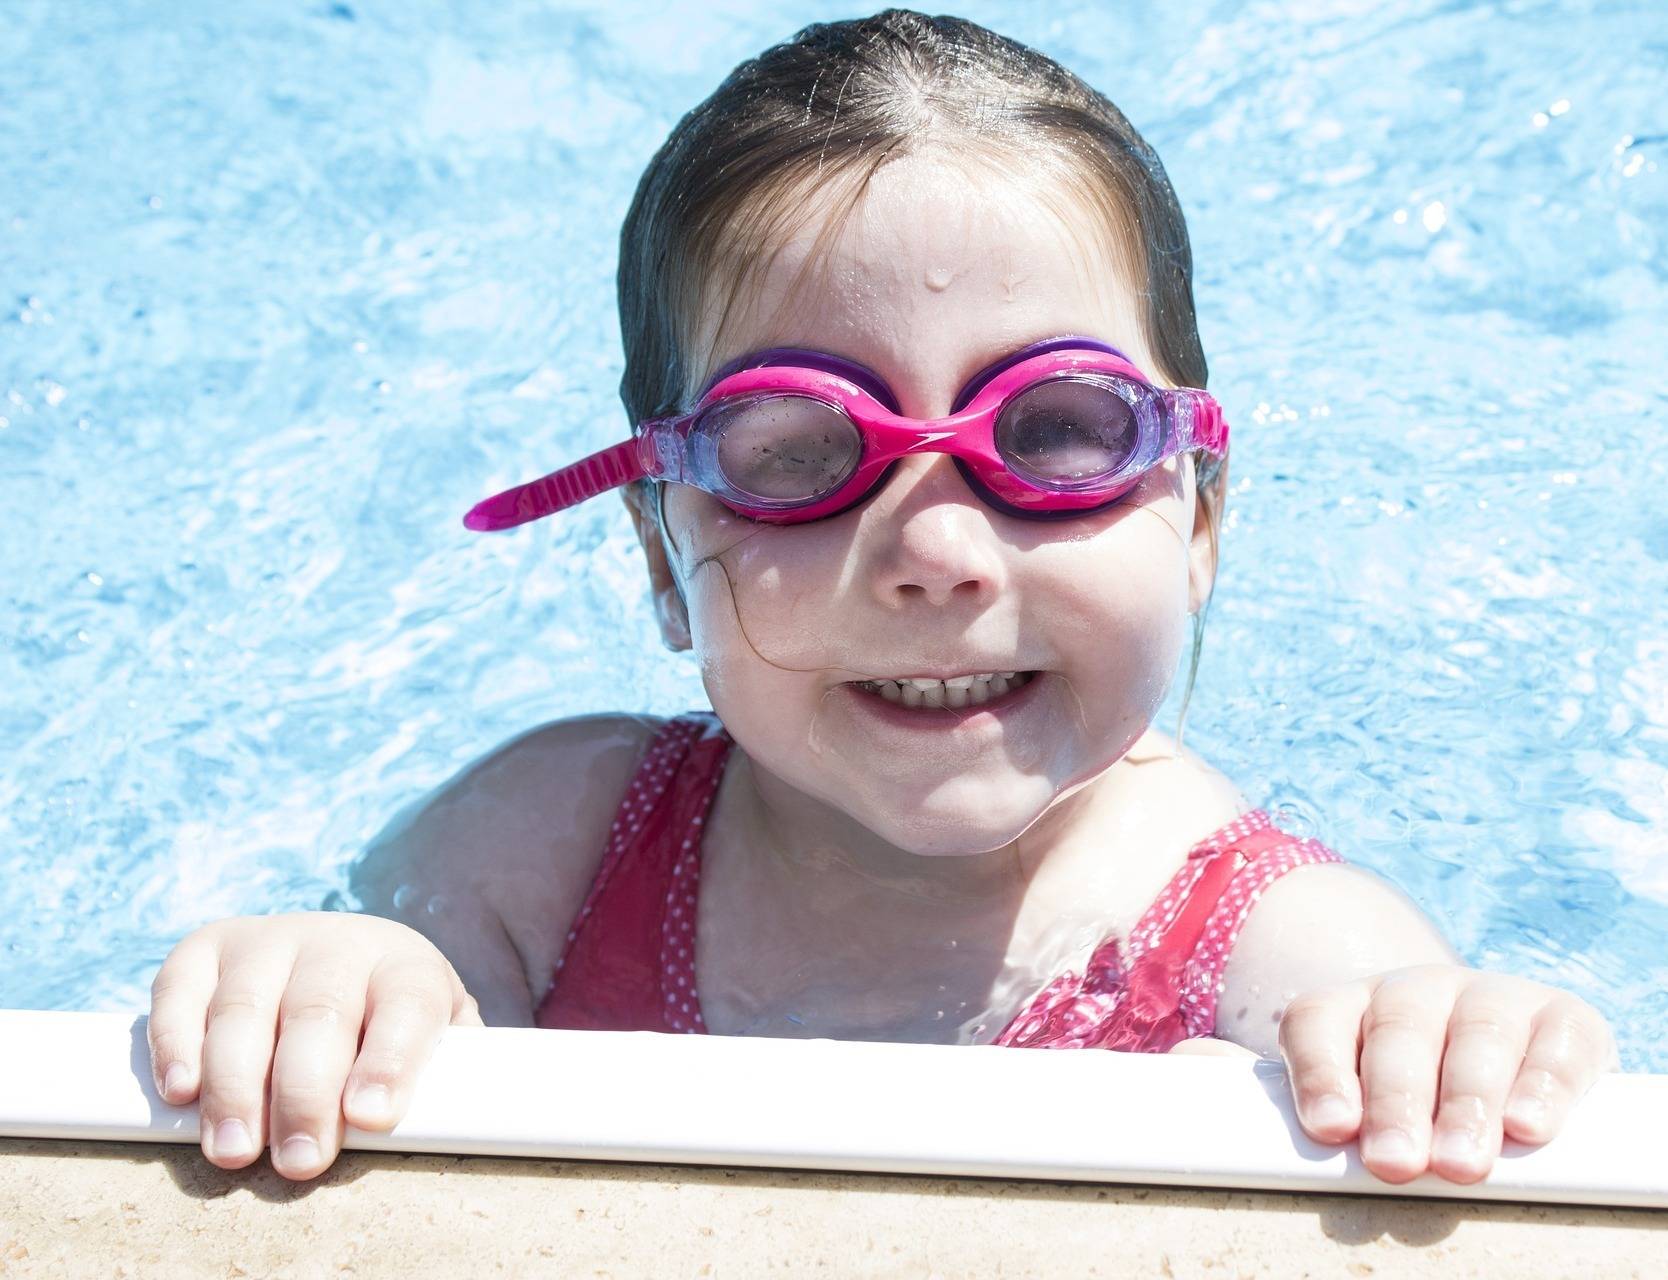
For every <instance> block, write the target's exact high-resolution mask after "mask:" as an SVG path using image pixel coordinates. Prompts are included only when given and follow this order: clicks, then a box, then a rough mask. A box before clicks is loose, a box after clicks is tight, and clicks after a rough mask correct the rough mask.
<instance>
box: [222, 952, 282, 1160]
mask: <svg viewBox="0 0 1668 1280" xmlns="http://www.w3.org/2000/svg"><path fill="white" fill-rule="evenodd" d="M223 962H224V963H225V964H226V966H227V967H226V969H225V972H223V973H222V974H221V976H220V982H219V985H218V986H216V987H215V989H214V995H213V996H212V997H211V998H210V1000H209V1007H208V1014H207V1029H206V1030H205V1032H204V1034H203V1084H202V1098H201V1102H200V1104H199V1108H198V1110H199V1114H200V1116H201V1121H202V1141H203V1154H204V1155H205V1156H207V1157H208V1159H209V1161H210V1162H211V1163H213V1164H217V1165H219V1166H220V1167H221V1168H223V1169H241V1168H242V1167H243V1166H244V1165H247V1164H250V1163H251V1162H253V1161H254V1160H256V1159H257V1158H259V1156H260V1154H261V1149H262V1148H263V1147H264V1146H265V1145H266V1087H267V1078H268V1072H269V1071H270V1069H271V1066H272V1045H273V1041H274V1040H275V1039H276V1038H277V1035H278V1003H279V1001H280V999H281V998H282V996H283V992H284V987H285V985H286V984H287V983H288V981H289V976H290V970H291V968H292V967H293V966H294V964H295V950H294V948H293V947H290V946H266V947H260V948H254V949H250V950H248V951H246V952H241V953H239V954H238V955H237V956H236V957H235V958H227V959H225V960H224V961H223Z"/></svg>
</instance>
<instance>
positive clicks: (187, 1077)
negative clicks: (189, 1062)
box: [162, 1062, 191, 1097]
mask: <svg viewBox="0 0 1668 1280" xmlns="http://www.w3.org/2000/svg"><path fill="white" fill-rule="evenodd" d="M190 1083H191V1068H189V1067H187V1066H186V1065H185V1063H183V1062H175V1063H173V1064H171V1065H170V1066H169V1068H168V1077H167V1079H165V1080H164V1081H163V1082H162V1094H163V1096H164V1097H167V1096H169V1095H170V1094H175V1093H179V1092H180V1091H181V1090H182V1089H184V1088H185V1087H186V1085H188V1084H190Z"/></svg>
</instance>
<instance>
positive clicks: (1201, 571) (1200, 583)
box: [1187, 458, 1229, 614]
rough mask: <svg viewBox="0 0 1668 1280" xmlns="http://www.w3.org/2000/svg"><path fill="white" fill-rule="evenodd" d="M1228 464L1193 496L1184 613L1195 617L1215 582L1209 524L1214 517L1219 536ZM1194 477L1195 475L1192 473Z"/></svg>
mask: <svg viewBox="0 0 1668 1280" xmlns="http://www.w3.org/2000/svg"><path fill="white" fill-rule="evenodd" d="M1228 462H1229V459H1227V458H1223V459H1222V466H1221V469H1220V470H1218V471H1217V473H1216V478H1215V479H1213V480H1212V481H1211V482H1210V484H1209V485H1208V486H1207V487H1206V489H1204V490H1198V489H1196V490H1195V491H1194V494H1193V537H1192V539H1191V541H1190V542H1189V543H1188V547H1187V566H1188V567H1187V611H1188V612H1189V613H1192V614H1197V613H1198V612H1199V611H1200V610H1201V609H1203V608H1204V607H1205V601H1206V600H1208V599H1210V593H1211V588H1212V587H1213V586H1214V585H1215V583H1216V554H1215V552H1213V551H1212V550H1211V537H1210V521H1211V519H1212V517H1213V515H1214V518H1215V520H1216V525H1217V530H1218V532H1219V533H1220V531H1221V527H1222V517H1223V515H1224V511H1225V508H1226V505H1227V501H1228ZM1194 475H1195V476H1197V475H1198V472H1197V471H1195V472H1194Z"/></svg>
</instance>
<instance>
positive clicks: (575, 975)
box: [534, 711, 732, 1031]
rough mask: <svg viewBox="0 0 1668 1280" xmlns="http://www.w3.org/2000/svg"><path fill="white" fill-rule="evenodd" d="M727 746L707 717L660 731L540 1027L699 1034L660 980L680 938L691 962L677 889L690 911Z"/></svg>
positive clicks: (559, 967)
mask: <svg viewBox="0 0 1668 1280" xmlns="http://www.w3.org/2000/svg"><path fill="white" fill-rule="evenodd" d="M731 744H732V740H731V738H730V736H729V734H728V733H726V732H725V730H724V727H723V725H722V724H720V723H719V721H718V717H717V716H716V715H715V714H713V713H712V712H710V711H693V712H687V713H685V714H683V715H680V716H676V717H673V718H672V719H669V720H668V721H667V722H666V723H665V724H663V725H662V726H661V727H660V728H659V730H658V731H656V733H655V736H654V738H653V739H652V740H651V741H650V743H649V745H648V748H647V749H646V750H645V752H644V754H643V758H642V760H641V761H640V762H639V764H638V766H637V769H636V771H635V773H634V774H633V775H632V779H631V783H630V785H629V786H628V787H627V788H626V792H625V796H624V798H623V799H622V800H621V802H620V807H619V810H618V811H617V812H616V814H615V816H614V822H613V825H612V826H611V827H610V828H609V838H608V848H607V850H606V851H605V852H604V854H603V858H602V863H601V865H600V866H599V867H598V868H597V873H596V876H595V878H594V879H593V880H592V881H591V887H590V891H589V892H588V893H587V894H586V897H585V901H584V904H583V905H582V906H581V907H580V909H579V913H578V915H577V916H575V917H574V921H573V925H572V927H571V928H570V929H569V930H568V935H567V939H566V941H565V943H564V945H563V950H562V955H561V958H560V959H558V960H557V962H556V968H555V972H554V976H553V979H552V982H551V986H550V989H549V990H548V991H547V992H546V993H545V996H544V998H543V1000H541V1001H540V1003H539V1008H538V1011H537V1013H536V1015H535V1018H534V1025H535V1026H539V1027H565V1028H573V1029H580V1030H599V1031H635V1030H657V1031H687V1030H693V1029H695V1028H694V1027H691V1026H689V1025H687V1023H688V1019H686V1018H685V1017H684V1016H683V1015H682V1013H681V1012H680V1011H678V1010H677V1009H676V1003H677V1002H676V1001H672V1000H670V999H669V995H670V993H669V992H668V991H667V990H666V984H665V982H664V980H663V975H665V974H666V973H667V972H668V971H669V968H670V966H669V965H668V963H667V962H668V959H669V955H668V947H669V946H671V947H672V948H673V949H672V952H671V955H672V956H673V957H675V954H676V946H677V945H679V944H678V943H677V941H676V940H677V939H679V938H680V937H681V939H682V943H681V945H684V946H687V947H688V948H689V954H691V955H692V954H693V941H692V940H693V932H692V930H693V920H692V910H686V909H685V908H684V905H683V901H682V900H683V897H684V895H683V894H682V893H680V892H678V889H679V887H680V885H682V886H685V887H686V888H687V892H688V895H689V902H690V906H691V908H692V905H693V892H694V880H693V877H692V875H691V874H690V873H692V872H693V870H694V869H695V866H696V863H697V862H698V854H699V848H700V833H701V827H702V824H703V823H704V822H705V820H706V814H707V811H708V809H709V808H710V807H711V804H712V800H713V797H714V795H716V794H717V790H718V783H719V781H720V779H721V778H722V777H723V772H724V760H725V757H726V756H727V755H728V753H729V748H730V746H731ZM674 913H676V914H674ZM691 998H693V997H692V996H691ZM697 1021H698V1011H697ZM680 1024H681V1025H680Z"/></svg>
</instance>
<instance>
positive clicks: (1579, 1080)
mask: <svg viewBox="0 0 1668 1280" xmlns="http://www.w3.org/2000/svg"><path fill="white" fill-rule="evenodd" d="M1216 1033H1217V1035H1218V1036H1220V1037H1222V1038H1223V1039H1225V1040H1228V1041H1232V1042H1234V1043H1237V1044H1240V1045H1244V1046H1245V1047H1246V1048H1248V1049H1251V1050H1253V1051H1254V1052H1256V1053H1257V1054H1259V1055H1260V1056H1263V1057H1268V1058H1276V1059H1279V1058H1283V1059H1284V1060H1285V1063H1286V1069H1287V1074H1288V1076H1289V1078H1290V1080H1291V1084H1292V1091H1293V1095H1294V1098H1295V1101H1296V1103H1297V1110H1298V1116H1299V1119H1300V1121H1301V1123H1302V1125H1303V1128H1304V1129H1305V1130H1306V1131H1307V1132H1308V1134H1309V1135H1310V1137H1312V1138H1314V1139H1315V1140H1316V1141H1318V1142H1327V1143H1339V1142H1348V1141H1350V1140H1352V1139H1353V1138H1355V1137H1356V1136H1357V1135H1358V1134H1359V1135H1360V1138H1361V1159H1362V1163H1363V1164H1365V1165H1366V1166H1367V1167H1368V1168H1369V1169H1371V1170H1372V1172H1373V1173H1374V1174H1376V1175H1377V1176H1378V1177H1380V1178H1382V1179H1383V1180H1384V1181H1386V1182H1392V1183H1401V1182H1407V1181H1410V1180H1411V1179H1413V1178H1415V1177H1417V1176H1418V1175H1419V1174H1421V1173H1423V1172H1425V1170H1426V1169H1427V1167H1428V1168H1429V1169H1430V1170H1431V1171H1433V1172H1435V1173H1437V1174H1439V1175H1440V1176H1442V1177H1444V1178H1446V1179H1448V1180H1449V1181H1451V1182H1461V1183H1471V1182H1477V1181H1479V1180H1481V1179H1482V1178H1483V1177H1485V1176H1487V1174H1488V1171H1489V1169H1490V1168H1491V1167H1492V1166H1493V1163H1494V1160H1495V1159H1496V1157H1497V1156H1498V1155H1499V1154H1500V1146H1501V1141H1502V1137H1503V1136H1510V1137H1511V1138H1513V1139H1514V1140H1516V1141H1518V1142H1524V1143H1531V1144H1538V1143H1542V1142H1546V1141H1548V1140H1549V1139H1551V1138H1552V1137H1553V1136H1555V1135H1556V1133H1557V1132H1558V1130H1559V1129H1560V1128H1561V1127H1562V1125H1563V1120H1564V1116H1565V1115H1566V1114H1567V1113H1568V1111H1569V1108H1570V1107H1571V1106H1572V1105H1573V1104H1574V1103H1575V1101H1576V1100H1577V1099H1579V1098H1580V1097H1581V1095H1582V1094H1584V1093H1585V1092H1586V1091H1587V1089H1588V1088H1589V1087H1590V1086H1591V1085H1592V1083H1593V1081H1594V1080H1595V1079H1597V1077H1598V1076H1599V1074H1600V1073H1601V1072H1603V1071H1606V1070H1609V1071H1617V1070H1620V1069H1621V1067H1620V1062H1619V1060H1618V1057H1617V1053H1616V1043H1615V1038H1614V1036H1613V1035H1612V1033H1611V1031H1610V1027H1609V1025H1608V1024H1607V1023H1606V1022H1605V1020H1604V1017H1603V1015H1602V1014H1600V1013H1599V1012H1598V1011H1597V1010H1596V1009H1594V1008H1593V1007H1592V1006H1591V1005H1590V1004H1588V1003H1587V1002H1586V1001H1584V1000H1582V999H1580V998H1579V997H1577V996H1575V995H1572V994H1570V993H1569V992H1565V991H1560V990H1558V989H1556V988H1553V987H1548V986H1544V985H1542V984H1541V983H1538V982H1531V981H1529V980H1527V979H1524V978H1518V977H1515V976H1512V975H1510V974H1502V973H1486V972H1482V971H1479V970H1476V969H1470V968H1467V967H1465V966H1464V964H1463V963H1462V962H1461V960H1460V957H1459V956H1458V955H1457V954H1456V953H1455V951H1454V950H1453V948H1452V947H1451V946H1449V945H1448V943H1447V941H1446V940H1445V939H1444V938H1443V937H1442V935H1441V934H1440V933H1439V932H1438V931H1437V929H1436V928H1435V926H1434V925H1432V923H1431V922H1430V920H1429V919H1428V918H1426V917H1425V915H1424V914H1423V913H1422V912H1420V910H1419V909H1418V907H1417V906H1415V905H1414V904H1413V903H1412V901H1410V900H1409V899H1408V898H1407V896H1406V895H1405V894H1403V893H1402V892H1401V891H1400V890H1399V889H1396V888H1395V887H1394V886H1392V885H1390V884H1389V883H1388V882H1386V881H1384V880H1382V879H1380V878H1379V877H1378V876H1376V875H1374V874H1373V873H1371V872H1370V871H1367V870H1365V869H1364V868H1361V867H1355V866H1349V865H1339V864H1335V863H1327V864H1319V865H1312V866H1305V867H1298V868H1295V869H1294V870H1291V871H1288V872H1287V873H1286V874H1285V875H1283V876H1281V877H1280V878H1279V879H1278V880H1276V881H1274V882H1273V883H1272V884H1271V885H1269V886H1268V888H1267V890H1266V891H1265V892H1264V893H1263V895H1262V896H1261V897H1260V898H1259V899H1258V900H1257V902H1256V904H1255V905H1254V906H1253V907H1252V909H1251V911H1250V912H1249V914H1248V915H1247V917H1246V920H1245V923H1244V925H1243V927H1242V929H1241V932H1240V936H1239V939H1238V941H1237V942H1236V943H1235V944H1234V947H1233V950H1232V951H1231V952H1230V953H1229V958H1228V962H1227V965H1226V967H1225V969H1224V971H1223V987H1222V993H1221V995H1220V997H1219V1000H1218V1004H1217V1015H1216ZM1329 1106H1330V1110H1329V1109H1328V1107H1329ZM1433 1129H1434V1133H1433Z"/></svg>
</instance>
